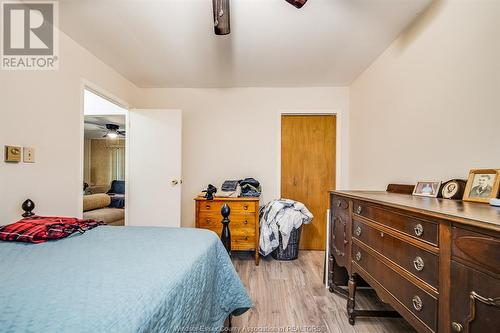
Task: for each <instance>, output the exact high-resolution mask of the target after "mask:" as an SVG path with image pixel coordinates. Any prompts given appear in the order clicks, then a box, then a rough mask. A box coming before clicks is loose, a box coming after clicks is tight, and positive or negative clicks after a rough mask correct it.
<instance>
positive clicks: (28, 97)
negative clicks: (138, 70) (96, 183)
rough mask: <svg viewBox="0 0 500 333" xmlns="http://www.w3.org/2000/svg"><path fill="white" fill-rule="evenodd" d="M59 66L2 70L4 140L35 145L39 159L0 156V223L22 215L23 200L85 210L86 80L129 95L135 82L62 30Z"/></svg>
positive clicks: (49, 209)
mask: <svg viewBox="0 0 500 333" xmlns="http://www.w3.org/2000/svg"><path fill="white" fill-rule="evenodd" d="M59 58H60V60H61V63H60V68H59V70H57V71H0V103H1V108H0V145H2V147H1V148H2V153H3V145H5V144H11V145H19V146H31V147H34V148H35V149H36V153H35V156H36V163H34V164H24V163H20V164H7V163H4V162H3V160H2V161H1V162H0V225H1V224H6V223H8V222H11V221H13V220H15V219H17V218H19V217H20V214H21V213H22V211H21V208H20V206H21V203H22V202H23V201H24V200H25V199H26V198H28V197H29V198H31V199H33V200H34V201H35V203H36V205H37V208H36V210H35V211H36V212H37V213H39V214H48V215H52V214H56V215H71V216H79V215H81V206H82V203H81V199H80V196H81V191H82V184H81V179H82V174H83V170H82V169H83V165H82V164H83V163H82V158H81V157H82V154H83V139H82V136H81V126H83V118H82V115H81V106H82V103H81V102H82V101H81V98H82V82H83V79H86V80H89V81H91V82H93V83H94V84H96V85H98V86H100V87H102V88H103V89H105V90H107V91H109V92H110V93H111V94H113V95H115V96H117V97H119V98H121V99H123V100H125V101H130V100H132V99H133V96H134V94H135V93H136V87H135V86H134V85H133V84H131V83H130V82H129V81H127V80H125V79H124V78H123V77H122V76H121V75H119V74H118V73H117V72H115V71H114V70H113V69H111V68H110V67H109V66H107V65H105V64H104V63H103V62H101V61H100V60H98V59H97V58H96V57H94V56H93V55H91V54H90V53H88V52H87V51H86V50H85V49H83V48H82V47H80V46H79V45H78V44H76V43H75V42H74V41H72V40H71V39H69V38H68V37H67V36H66V35H64V34H63V33H61V34H60V57H59Z"/></svg>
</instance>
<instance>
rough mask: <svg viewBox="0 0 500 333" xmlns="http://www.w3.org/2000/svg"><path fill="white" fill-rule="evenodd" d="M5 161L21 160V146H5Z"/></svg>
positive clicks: (14, 161) (16, 161) (15, 161)
mask: <svg viewBox="0 0 500 333" xmlns="http://www.w3.org/2000/svg"><path fill="white" fill-rule="evenodd" d="M5 162H13V163H18V162H21V147H16V146H5Z"/></svg>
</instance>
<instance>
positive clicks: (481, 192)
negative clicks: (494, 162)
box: [463, 169, 500, 203]
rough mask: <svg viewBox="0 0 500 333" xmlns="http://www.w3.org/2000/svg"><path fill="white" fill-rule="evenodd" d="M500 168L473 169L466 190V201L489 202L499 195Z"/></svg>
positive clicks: (464, 198)
mask: <svg viewBox="0 0 500 333" xmlns="http://www.w3.org/2000/svg"><path fill="white" fill-rule="evenodd" d="M499 185H500V169H473V170H471V171H470V172H469V179H468V180H467V186H466V187H465V192H464V197H463V200H464V201H474V202H484V203H488V202H489V201H490V199H494V198H496V197H497V196H498V188H499Z"/></svg>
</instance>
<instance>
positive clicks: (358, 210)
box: [356, 206, 363, 215]
mask: <svg viewBox="0 0 500 333" xmlns="http://www.w3.org/2000/svg"><path fill="white" fill-rule="evenodd" d="M362 211H363V207H361V206H358V208H356V214H358V215H359V214H361V212H362Z"/></svg>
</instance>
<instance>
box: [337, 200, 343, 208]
mask: <svg viewBox="0 0 500 333" xmlns="http://www.w3.org/2000/svg"><path fill="white" fill-rule="evenodd" d="M340 206H342V201H340V200H339V201H337V207H339V208H340Z"/></svg>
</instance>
